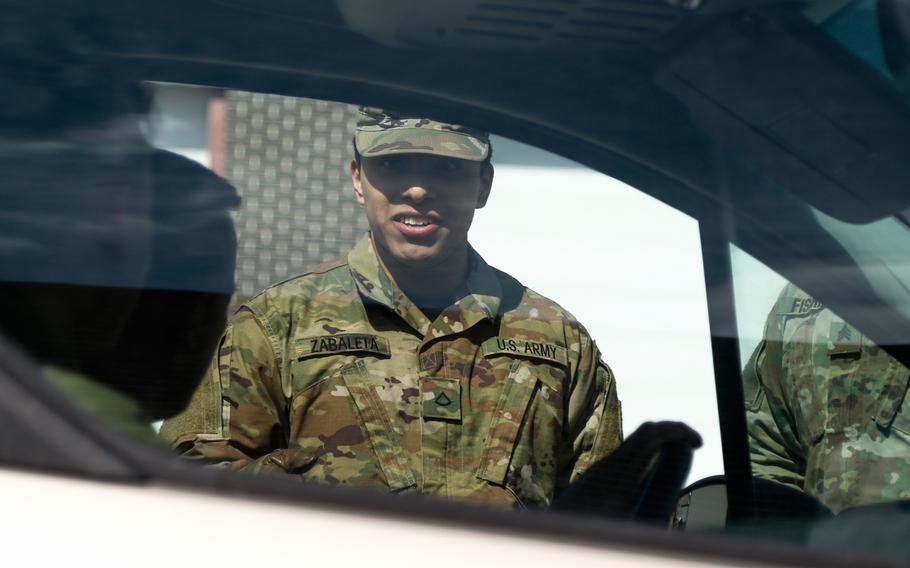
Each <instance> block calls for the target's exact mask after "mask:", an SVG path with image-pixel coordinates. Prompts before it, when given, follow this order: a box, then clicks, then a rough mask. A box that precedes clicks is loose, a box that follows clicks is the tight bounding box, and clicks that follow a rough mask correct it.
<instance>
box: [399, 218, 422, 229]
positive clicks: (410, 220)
mask: <svg viewBox="0 0 910 568" xmlns="http://www.w3.org/2000/svg"><path fill="white" fill-rule="evenodd" d="M401 222H402V223H404V224H405V225H410V226H412V227H423V226H426V225H429V222H427V221H425V220H423V219H415V218H414V217H403V218H402V219H401Z"/></svg>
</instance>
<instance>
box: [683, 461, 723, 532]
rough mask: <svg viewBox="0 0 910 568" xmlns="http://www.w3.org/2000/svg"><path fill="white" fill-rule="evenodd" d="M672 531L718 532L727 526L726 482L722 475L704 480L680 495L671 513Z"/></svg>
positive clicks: (684, 490) (692, 485)
mask: <svg viewBox="0 0 910 568" xmlns="http://www.w3.org/2000/svg"><path fill="white" fill-rule="evenodd" d="M671 526H672V528H673V529H674V530H692V531H699V532H720V531H723V530H724V529H725V528H726V526H727V481H726V478H724V476H723V475H715V476H712V477H706V478H704V479H701V480H699V481H696V482H695V483H693V484H691V485H689V486H688V487H686V488H685V489H683V490H682V492H681V493H680V495H679V499H677V501H676V508H675V509H674V511H673V517H672V521H671Z"/></svg>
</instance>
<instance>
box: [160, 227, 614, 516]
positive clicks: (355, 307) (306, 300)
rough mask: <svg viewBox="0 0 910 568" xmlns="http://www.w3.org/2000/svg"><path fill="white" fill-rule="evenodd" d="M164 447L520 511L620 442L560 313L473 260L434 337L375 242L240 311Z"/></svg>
mask: <svg viewBox="0 0 910 568" xmlns="http://www.w3.org/2000/svg"><path fill="white" fill-rule="evenodd" d="M162 435H164V436H165V437H166V438H168V439H169V441H170V442H171V443H172V444H174V445H175V446H176V447H177V448H178V450H179V451H181V453H183V454H184V455H185V456H187V457H192V458H198V459H202V460H205V461H208V462H214V463H219V464H221V465H222V466H224V467H229V468H231V469H236V470H245V471H253V472H262V471H281V472H287V473H290V474H297V475H299V476H300V477H301V478H302V479H304V480H311V481H317V482H324V483H332V484H345V485H351V486H362V487H376V488H379V489H381V490H386V491H392V492H402V491H419V492H422V493H427V494H432V495H436V496H441V497H447V498H466V499H470V500H473V501H476V502H481V503H487V504H498V505H516V506H526V507H541V506H546V505H548V504H549V503H550V501H551V499H552V498H553V496H554V494H555V493H557V492H558V491H559V490H560V488H562V487H564V486H566V485H567V484H568V483H570V482H571V481H572V480H574V479H575V478H576V477H577V476H578V475H579V474H580V473H581V472H582V471H583V470H584V469H585V468H586V467H588V466H589V465H590V464H591V463H593V462H594V461H596V460H597V459H599V458H601V457H604V456H606V455H607V454H609V453H610V452H611V451H612V450H613V449H614V448H616V447H617V446H618V445H619V444H620V442H621V439H622V433H621V420H620V404H619V400H618V399H617V396H616V387H615V384H614V379H613V374H612V373H611V371H610V369H609V368H608V367H607V366H606V365H605V364H604V363H603V362H602V361H601V360H600V357H599V354H598V351H597V348H596V347H595V345H594V343H593V341H592V340H591V338H590V337H589V335H588V334H587V332H586V331H585V330H584V328H583V327H582V326H581V325H580V324H579V323H578V322H577V321H575V319H574V318H573V317H572V316H571V315H569V314H568V313H567V312H566V311H565V310H563V309H562V308H560V307H559V306H558V305H556V304H555V303H553V302H551V301H549V300H547V299H546V298H544V297H542V296H540V295H538V294H536V293H534V292H532V291H531V290H528V289H527V288H524V287H523V286H522V285H521V284H519V283H518V282H517V281H515V280H514V279H512V278H511V277H509V276H508V275H506V274H504V273H502V272H499V271H496V270H494V269H492V268H490V267H489V266H488V265H487V264H486V263H485V262H484V261H483V260H482V259H481V258H480V257H479V256H478V255H476V253H473V252H472V268H471V270H470V272H469V276H468V278H467V282H466V285H465V291H464V294H463V296H462V297H461V299H460V300H458V301H457V302H456V303H454V304H453V305H451V306H449V307H448V308H446V309H445V310H443V311H442V313H440V315H439V316H438V317H437V318H436V320H435V321H429V320H428V319H427V318H426V316H425V315H424V314H423V313H422V312H421V311H420V310H418V309H417V308H416V307H415V305H414V304H413V303H412V302H411V301H410V300H409V299H408V298H407V297H405V296H404V295H403V294H402V293H401V291H400V290H398V289H397V288H396V287H395V286H393V284H392V283H391V281H390V279H389V277H388V276H387V274H386V273H385V271H384V270H383V269H382V268H381V267H380V264H379V262H378V260H377V258H376V256H375V252H374V250H373V245H372V243H371V240H370V238H369V236H366V237H364V238H363V239H362V240H361V241H360V242H359V243H358V244H357V245H356V247H355V248H354V249H353V250H352V251H351V252H350V253H349V255H348V256H347V259H344V258H342V259H338V260H336V261H333V262H329V263H326V264H324V265H322V266H320V267H318V268H316V269H315V270H313V271H311V272H308V273H306V274H303V275H301V276H298V277H295V278H292V279H290V280H288V281H286V282H283V283H281V284H279V285H276V286H274V287H272V288H269V289H267V290H266V291H264V292H263V293H261V294H260V295H258V296H256V297H255V298H253V299H252V300H250V301H249V302H248V303H247V304H245V305H243V306H241V307H240V308H239V310H238V311H237V313H236V314H235V315H234V316H233V318H232V319H231V321H230V323H229V326H228V329H227V331H226V333H225V335H224V338H223V339H222V342H221V346H220V350H219V352H218V354H217V356H216V359H215V361H214V362H213V365H212V367H211V370H210V373H209V375H208V377H207V378H206V379H205V381H204V382H203V385H202V387H201V388H200V391H199V392H197V395H196V397H195V399H194V402H192V403H191V404H190V407H189V409H188V410H187V411H186V412H185V413H184V414H183V415H181V416H178V417H176V418H175V419H172V420H171V421H169V422H166V423H165V426H164V428H163V429H162Z"/></svg>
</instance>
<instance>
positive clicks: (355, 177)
mask: <svg viewBox="0 0 910 568" xmlns="http://www.w3.org/2000/svg"><path fill="white" fill-rule="evenodd" d="M348 167H349V169H350V173H351V183H352V184H353V185H354V194H355V195H356V196H357V203H359V204H361V205H363V204H364V200H363V181H362V179H361V177H362V173H363V172H362V171H361V170H362V168H361V167H358V165H357V160H351V164H350V166H348Z"/></svg>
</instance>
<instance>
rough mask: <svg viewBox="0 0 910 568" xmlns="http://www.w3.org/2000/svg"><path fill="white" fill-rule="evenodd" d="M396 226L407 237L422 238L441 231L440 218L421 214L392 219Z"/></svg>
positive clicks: (405, 214)
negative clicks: (438, 230)
mask: <svg viewBox="0 0 910 568" xmlns="http://www.w3.org/2000/svg"><path fill="white" fill-rule="evenodd" d="M392 222H393V223H395V226H396V227H397V228H398V230H399V231H401V232H402V233H403V234H404V235H406V236H413V237H422V236H426V235H430V234H432V233H434V232H435V231H436V230H437V229H439V217H436V216H435V215H422V214H419V213H401V214H398V215H395V216H394V217H393V218H392Z"/></svg>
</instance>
